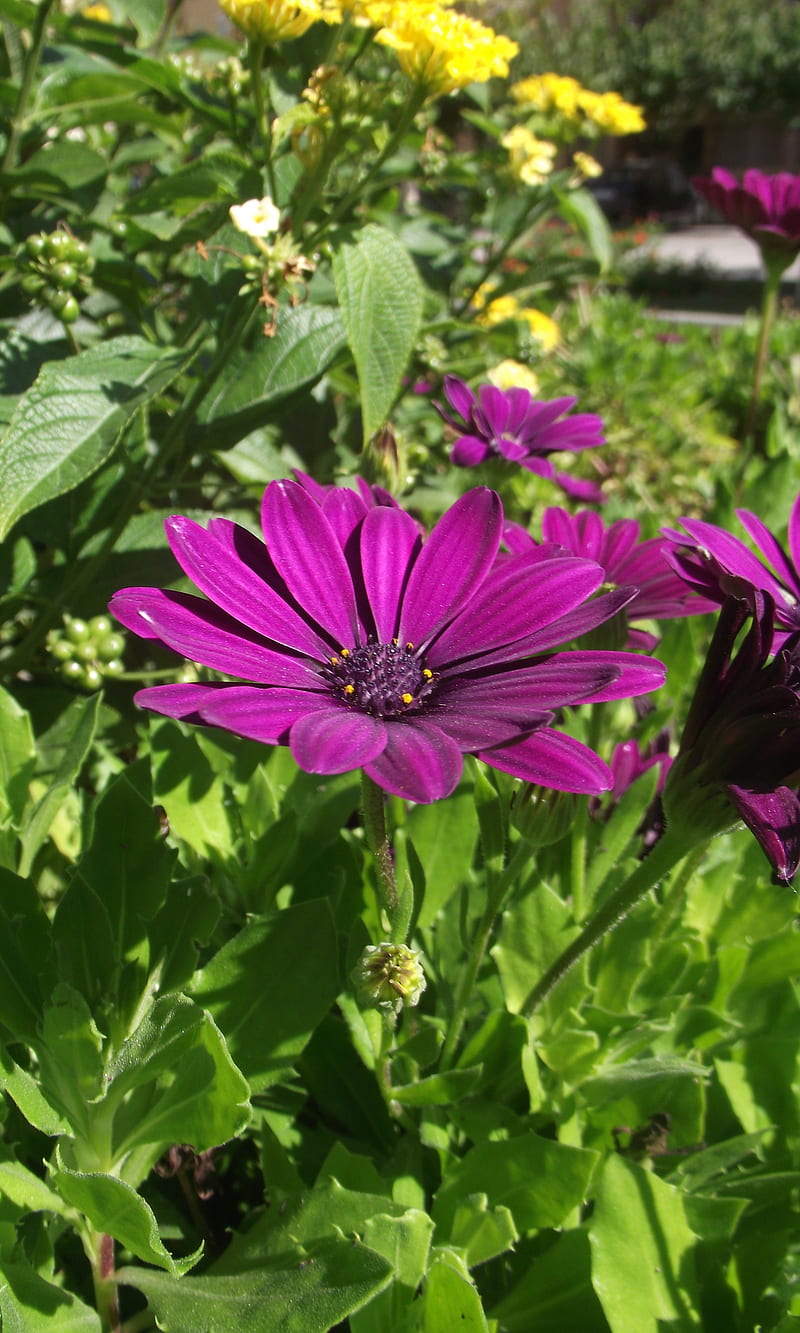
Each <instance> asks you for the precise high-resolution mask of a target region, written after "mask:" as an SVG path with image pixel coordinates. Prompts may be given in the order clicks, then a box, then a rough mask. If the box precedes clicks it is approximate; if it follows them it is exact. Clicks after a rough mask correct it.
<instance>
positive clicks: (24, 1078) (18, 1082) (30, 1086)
mask: <svg viewBox="0 0 800 1333" xmlns="http://www.w3.org/2000/svg"><path fill="white" fill-rule="evenodd" d="M0 1088H2V1089H3V1091H4V1092H5V1093H7V1094H8V1096H9V1097H10V1098H11V1100H12V1101H13V1102H14V1103H15V1104H16V1105H17V1107H18V1108H19V1110H20V1111H21V1112H22V1114H23V1115H24V1117H25V1119H26V1120H27V1121H28V1123H29V1124H30V1125H33V1127H34V1129H38V1130H40V1131H41V1133H42V1134H50V1135H54V1134H66V1133H67V1132H68V1130H69V1124H68V1122H67V1121H66V1120H65V1119H64V1118H63V1117H62V1115H61V1112H60V1111H58V1110H56V1108H55V1107H54V1106H53V1105H52V1104H51V1102H50V1101H49V1100H48V1099H47V1097H46V1096H45V1094H44V1092H43V1090H42V1088H41V1087H40V1084H39V1082H38V1081H37V1080H36V1079H35V1078H33V1077H32V1075H31V1074H29V1073H28V1071H27V1070H26V1069H20V1067H19V1065H18V1064H15V1063H14V1061H13V1060H12V1059H11V1056H10V1055H9V1054H8V1051H6V1050H5V1049H4V1048H2V1047H0Z"/></svg>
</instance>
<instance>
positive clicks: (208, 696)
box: [133, 684, 229, 722]
mask: <svg viewBox="0 0 800 1333" xmlns="http://www.w3.org/2000/svg"><path fill="white" fill-rule="evenodd" d="M228 688H229V686H227V685H222V684H220V685H148V686H147V688H146V689H144V690H137V692H136V694H134V696H133V700H134V703H136V704H138V705H139V707H140V708H149V709H150V710H151V711H152V712H154V713H162V714H163V715H164V717H177V718H184V719H185V720H186V721H187V722H202V720H203V719H202V717H201V713H200V710H201V709H202V708H203V707H204V705H205V704H207V703H209V702H210V701H211V700H212V699H213V698H214V696H215V695H216V694H219V692H220V690H225V689H228Z"/></svg>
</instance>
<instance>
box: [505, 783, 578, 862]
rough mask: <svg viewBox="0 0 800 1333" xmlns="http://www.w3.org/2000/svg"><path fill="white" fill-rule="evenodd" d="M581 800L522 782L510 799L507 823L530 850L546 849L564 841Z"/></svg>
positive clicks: (570, 793) (562, 792) (548, 788)
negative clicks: (552, 844) (509, 817)
mask: <svg viewBox="0 0 800 1333" xmlns="http://www.w3.org/2000/svg"><path fill="white" fill-rule="evenodd" d="M585 799H586V797H582V796H576V795H574V794H573V793H572V792H568V791H552V790H551V788H550V787H539V786H536V785H534V784H533V783H531V782H523V783H522V784H521V786H519V787H518V788H517V790H516V791H515V792H514V794H513V796H512V798H511V822H512V824H513V825H514V828H515V829H517V830H518V831H519V832H520V833H521V834H522V836H523V838H524V839H525V841H526V842H528V843H530V845H531V847H549V846H550V845H551V843H554V842H560V841H561V839H562V838H565V837H566V835H567V834H568V833H569V831H570V829H571V828H572V825H573V824H574V822H575V816H576V814H577V811H578V805H579V802H580V801H582V800H584V801H585Z"/></svg>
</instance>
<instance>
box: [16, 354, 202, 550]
mask: <svg viewBox="0 0 800 1333" xmlns="http://www.w3.org/2000/svg"><path fill="white" fill-rule="evenodd" d="M188 360H189V354H187V353H186V352H185V351H176V350H174V349H172V348H164V347H158V346H155V345H154V344H153V343H150V342H147V341H146V340H145V339H144V338H139V337H135V336H133V335H131V336H125V337H121V338H112V339H111V340H110V341H108V342H104V343H99V344H98V345H97V346H95V347H90V348H88V349H87V350H86V351H83V352H80V353H79V354H78V355H77V356H73V357H69V358H68V359H67V360H65V361H58V362H53V363H50V364H47V365H45V366H44V367H43V368H42V370H41V371H40V372H39V374H38V376H37V377H36V381H35V383H34V384H33V385H32V386H31V388H30V389H29V390H28V392H27V393H25V394H23V396H22V398H21V399H20V401H19V403H18V405H17V407H16V409H15V411H14V415H13V417H12V418H11V421H10V422H9V425H8V427H7V428H6V430H5V431H4V432H3V434H2V437H0V473H2V477H3V487H2V491H0V539H2V538H4V537H5V536H6V535H7V534H8V533H9V532H10V530H11V528H12V527H13V526H14V524H15V523H16V521H17V519H19V518H21V517H22V516H23V515H24V514H27V513H29V512H30V511H31V510H32V509H36V508H37V507H38V506H39V505H41V504H44V503H45V501H46V500H52V499H53V498H54V497H55V496H57V495H62V494H63V493H64V492H65V491H69V490H72V489H73V487H75V486H77V485H78V484H79V482H81V481H83V480H84V478H85V477H88V476H89V475H90V474H91V473H92V472H94V471H96V469H97V468H98V467H100V465H101V464H102V463H103V462H104V461H105V460H106V458H108V457H109V455H110V454H111V452H112V450H113V449H114V447H115V445H116V444H117V442H118V440H119V438H120V436H121V434H122V432H123V430H124V429H125V427H126V426H127V424H128V423H129V422H130V421H131V419H132V418H133V417H134V415H135V414H136V413H137V412H138V411H139V410H140V408H142V407H143V406H144V405H145V404H146V403H147V402H149V400H150V399H151V398H153V397H154V396H155V395H156V394H157V393H160V392H161V391H162V390H163V389H164V388H165V387H166V386H167V385H168V384H169V383H170V381H171V380H172V379H174V377H175V376H176V375H177V374H178V373H179V371H180V370H181V369H182V367H183V366H184V365H186V364H187V361H188Z"/></svg>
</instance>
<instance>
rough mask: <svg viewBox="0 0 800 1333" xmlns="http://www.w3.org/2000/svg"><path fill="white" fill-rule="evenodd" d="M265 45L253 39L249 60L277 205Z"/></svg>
mask: <svg viewBox="0 0 800 1333" xmlns="http://www.w3.org/2000/svg"><path fill="white" fill-rule="evenodd" d="M264 51H265V47H264V43H263V42H259V41H255V40H253V39H251V40H250V41H249V42H248V43H247V60H248V65H249V67H250V77H251V79H252V81H253V98H254V101H255V104H256V123H257V125H258V133H259V136H260V138H261V143H262V145H263V148H264V168H265V170H266V173H267V183H268V186H269V192H270V196H271V198H272V202H273V203H277V198H276V196H277V193H278V187H277V182H276V179H275V163H274V162H273V160H272V158H273V143H272V121H271V119H270V111H271V108H270V106H269V104H268V101H267V96H266V90H265V88H264V78H263V70H264Z"/></svg>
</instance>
